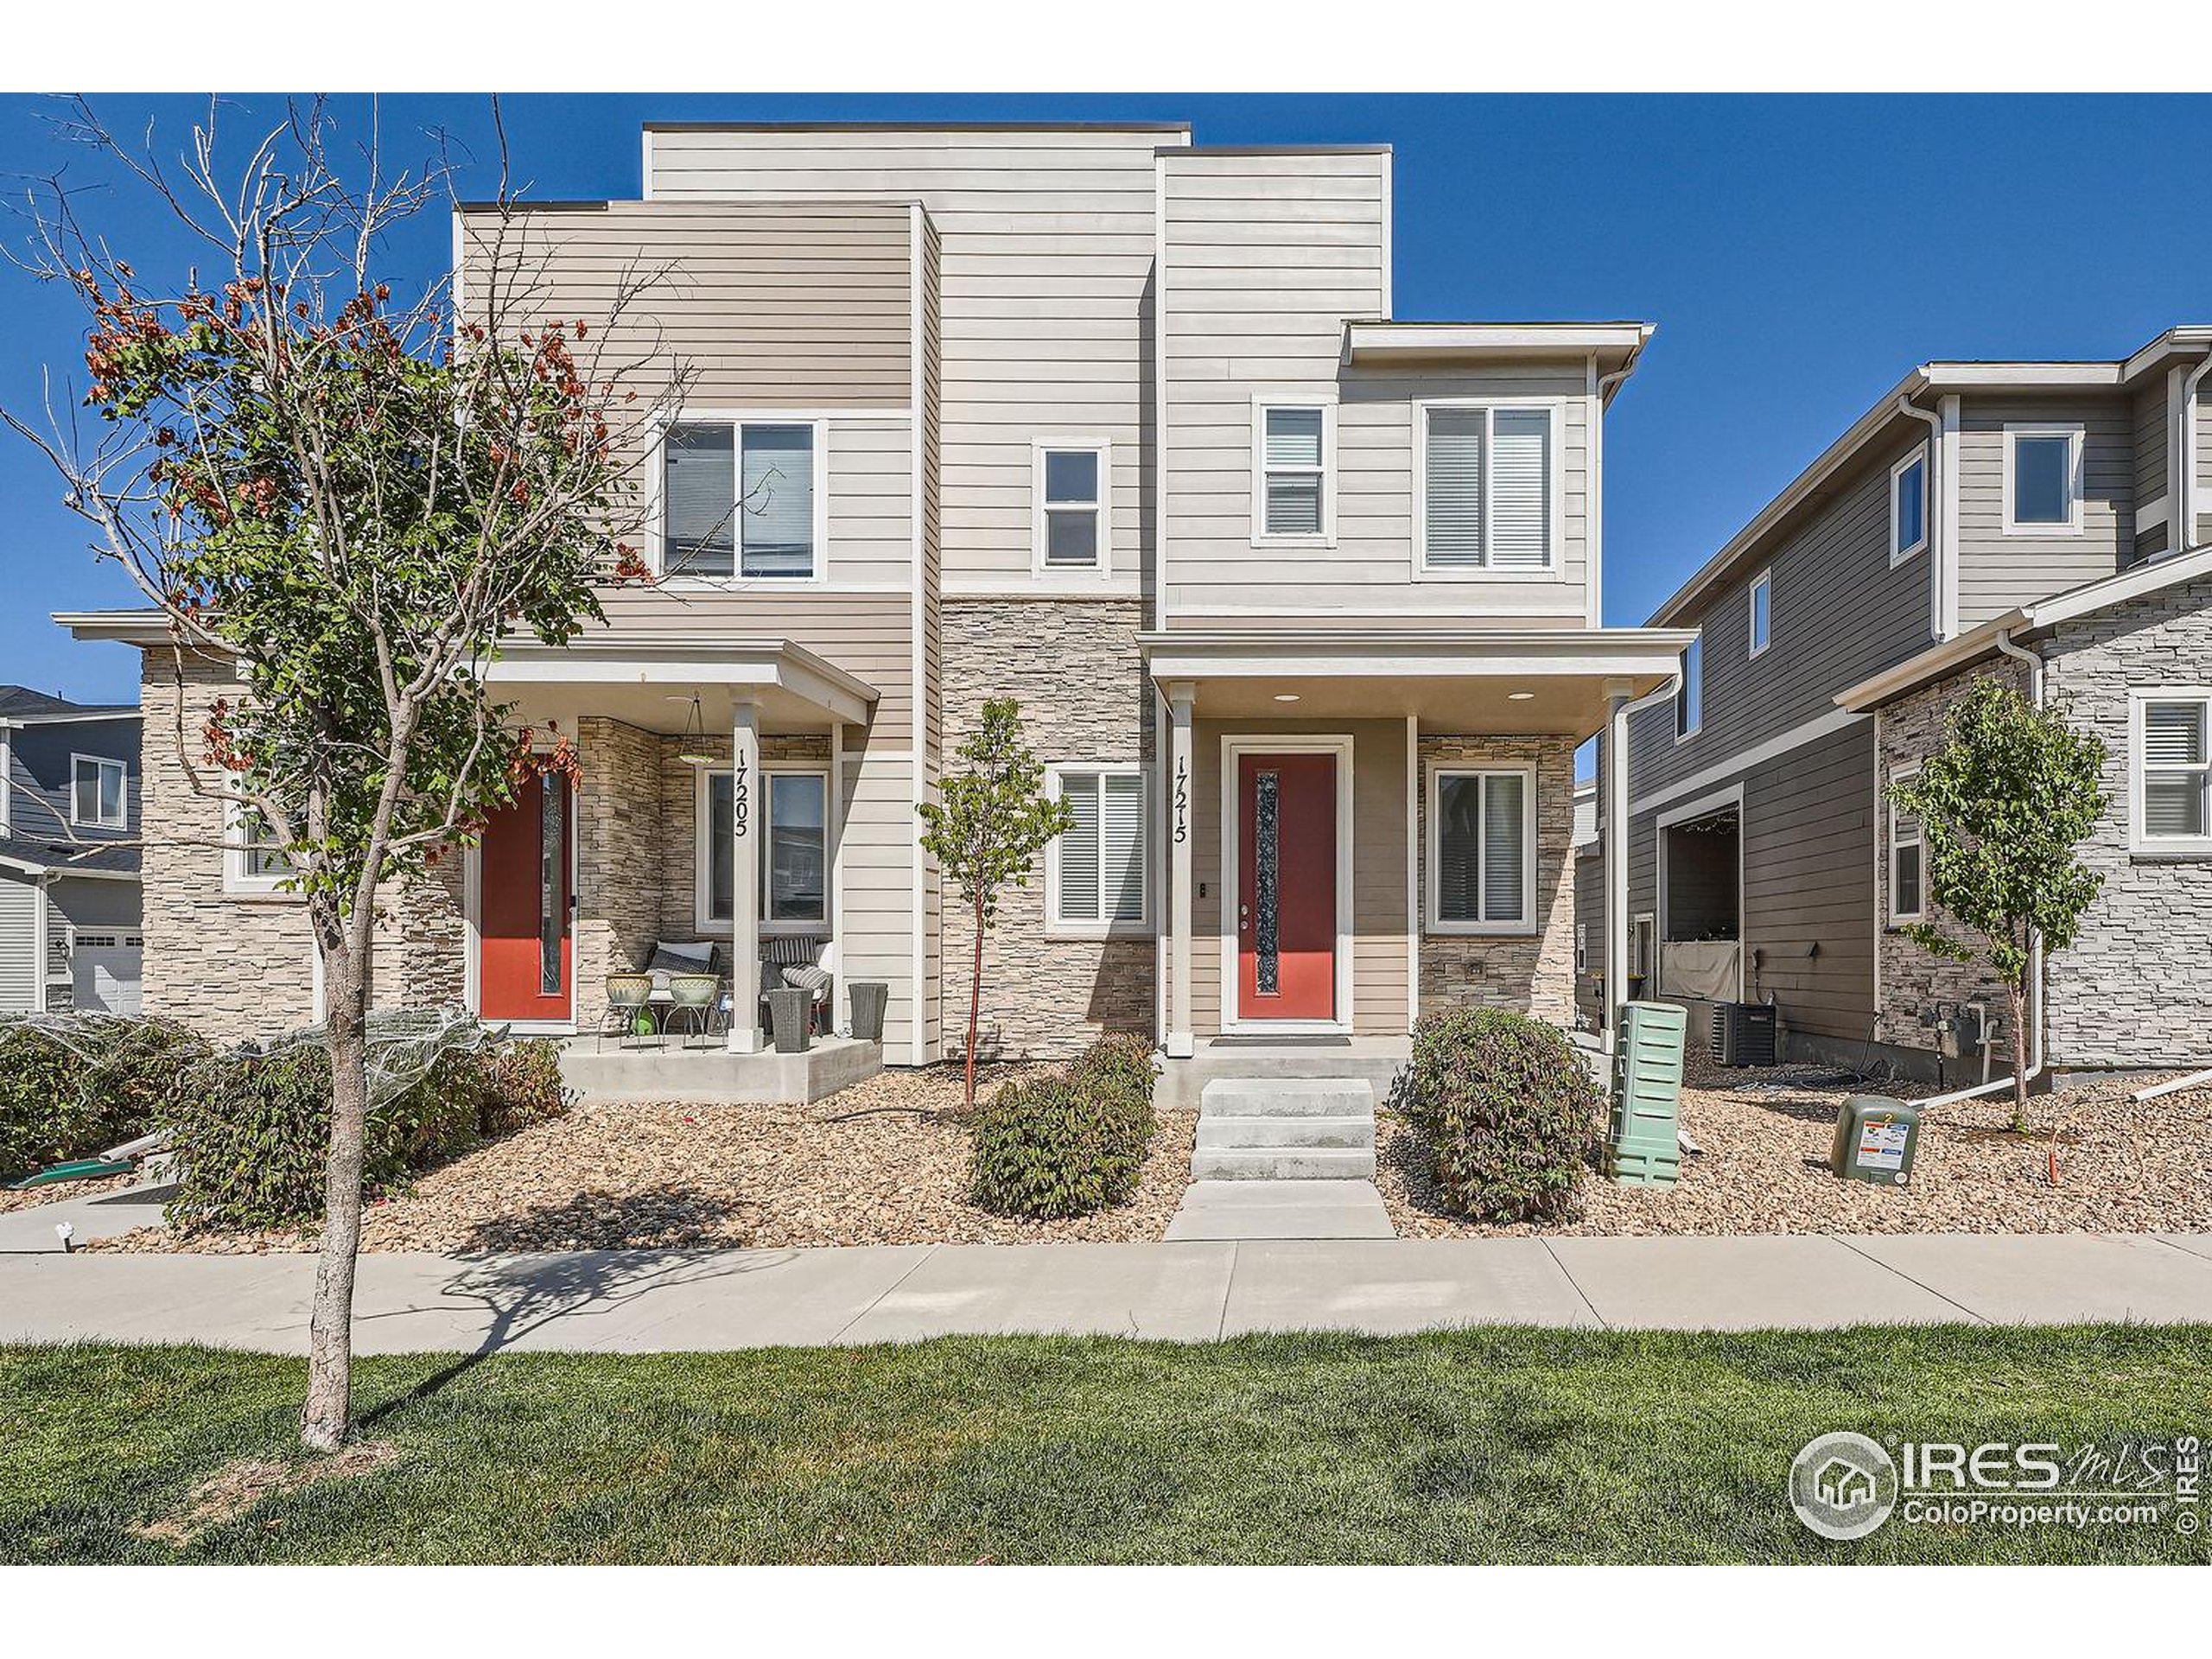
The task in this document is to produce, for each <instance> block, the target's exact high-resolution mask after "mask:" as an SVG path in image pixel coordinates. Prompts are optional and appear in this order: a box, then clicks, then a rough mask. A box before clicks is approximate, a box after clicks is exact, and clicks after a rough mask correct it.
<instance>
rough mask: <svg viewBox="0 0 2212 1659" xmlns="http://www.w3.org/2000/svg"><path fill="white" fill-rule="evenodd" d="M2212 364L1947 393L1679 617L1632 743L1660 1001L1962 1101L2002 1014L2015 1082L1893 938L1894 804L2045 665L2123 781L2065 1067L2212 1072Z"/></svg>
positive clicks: (2051, 685)
mask: <svg viewBox="0 0 2212 1659" xmlns="http://www.w3.org/2000/svg"><path fill="white" fill-rule="evenodd" d="M2208 364H2212V327H2183V328H2175V329H2172V330H2170V331H2169V332H2167V333H2165V334H2161V335H2159V336H2158V338H2157V339H2156V340H2152V342H2151V343H2150V344H2148V345H2147V346H2144V347H2143V348H2142V350H2140V351H2139V352H2137V353H2134V355H2133V356H2132V357H2129V358H2127V359H2123V360H2120V361H2113V362H2063V363H1942V362H1937V363H1929V364H1926V365H1923V366H1921V367H1919V368H1917V369H1915V370H1914V371H1913V372H1911V373H1910V374H1909V375H1907V376H1906V377H1905V378H1904V380H1903V381H1902V382H1901V383H1900V384H1899V385H1897V387H1896V388H1895V389H1893V390H1892V391H1891V392H1890V393H1888V394H1886V395H1885V397H1883V398H1882V400H1881V401H1880V402H1879V403H1878V404H1876V405H1875V406H1874V407H1873V408H1872V410H1869V411H1868V412H1867V413H1866V415H1865V416H1863V417H1861V418H1860V419H1859V422H1858V423H1856V424H1855V425H1853V427H1852V429H1850V430H1849V431H1848V432H1847V433H1846V434H1845V435H1843V436H1842V437H1840V439H1838V440H1837V441H1836V442H1835V443H1834V444H1833V445H1831V446H1830V448H1828V449H1827V452H1826V453H1825V454H1822V455H1821V457H1820V458H1819V460H1817V461H1815V462H1814V463H1813V465H1812V466H1811V467H1808V468H1807V469H1806V471H1805V472H1804V473H1803V474H1802V475H1801V476H1800V477H1799V478H1798V479H1797V480H1796V481H1795V482H1794V483H1792V484H1791V485H1790V486H1789V488H1788V489H1786V490H1784V491H1783V493H1782V494H1780V495H1779V496H1777V498H1776V499H1774V500H1773V501H1772V502H1770V504H1769V505H1767V506H1766V507H1765V508H1764V509H1763V510H1762V511H1761V512H1759V514H1758V517H1757V518H1754V519H1753V520H1752V522H1751V524H1750V525H1748V526H1747V527H1746V528H1745V530H1744V531H1742V532H1741V533H1740V534H1738V536H1737V537H1735V539H1734V540H1732V542H1730V543H1729V544H1728V545H1727V546H1726V547H1725V548H1723V549H1722V550H1720V552H1719V553H1718V554H1717V555H1715V556H1713V559H1712V560H1711V561H1710V562H1708V563H1707V565H1706V566H1705V568H1704V569H1701V570H1700V571H1699V572H1698V573H1697V574H1696V575H1694V577H1692V578H1691V579H1690V581H1689V582H1687V583H1685V584H1684V585H1683V587H1682V588H1681V589H1680V590H1679V591H1678V592H1677V593H1676V594H1675V595H1674V596H1673V597H1672V598H1671V599H1669V600H1668V601H1667V602H1666V603H1665V604H1664V605H1662V606H1661V607H1659V609H1658V611H1657V613H1656V614H1655V615H1654V617H1653V619H1652V620H1653V623H1654V624H1655V625H1659V626H1669V627H1693V628H1695V629H1696V630H1697V631H1698V638H1697V640H1696V643H1695V644H1694V645H1692V646H1691V647H1689V648H1688V650H1687V651H1685V652H1684V653H1683V657H1682V661H1681V664H1680V674H1681V683H1680V686H1679V688H1678V689H1677V690H1676V691H1675V694H1674V695H1673V696H1670V697H1667V698H1664V699H1662V700H1657V701H1655V702H1653V703H1652V705H1651V706H1649V707H1645V708H1643V709H1637V710H1635V711H1633V712H1632V713H1631V714H1630V716H1629V731H1630V742H1629V768H1628V772H1629V780H1630V781H1629V794H1630V804H1629V811H1628V823H1629V837H1628V843H1627V855H1628V856H1627V864H1628V895H1629V897H1628V909H1629V911H1630V954H1631V957H1632V959H1633V960H1634V961H1635V962H1636V963H1637V966H1638V967H1649V968H1650V969H1653V978H1652V980H1651V981H1650V982H1649V986H1648V988H1649V989H1651V990H1654V991H1656V994H1657V995H1664V996H1667V997H1669V998H1670V999H1672V1000H1677V1001H1689V1002H1691V1003H1693V1004H1694V1005H1695V1006H1694V1008H1693V1012H1694V1013H1696V1014H1702V1012H1703V1004H1704V1003H1705V1002H1706V1001H1710V1000H1713V999H1716V998H1717V999H1721V1000H1744V1001H1770V1002H1772V1003H1773V1004H1774V1005H1775V1006H1776V1007H1777V1010H1778V1011H1779V1017H1780V1023H1781V1026H1782V1031H1783V1053H1784V1054H1785V1056H1794V1057H1804V1058H1823V1059H1828V1060H1833V1061H1840V1062H1845V1063H1849V1064H1853V1065H1857V1064H1860V1063H1861V1062H1862V1061H1865V1062H1868V1063H1872V1064H1876V1065H1886V1066H1890V1067H1894V1068H1896V1069H1897V1070H1899V1071H1904V1072H1905V1073H1908V1074H1910V1075H1913V1076H1917V1077H1924V1078H1931V1079H1932V1078H1935V1077H1937V1076H1938V1075H1939V1074H1941V1075H1943V1076H1946V1077H1949V1078H1951V1079H1952V1080H1954V1081H1974V1080H1978V1079H1979V1077H1980V1072H1981V1070H1982V1066H1983V1064H1984V1055H1983V1053H1982V1050H1981V1044H1980V1040H1978V1039H1977V1037H1976V1035H1975V1032H1974V1022H1975V1021H1976V1020H1977V1018H1978V1017H1979V1016H1980V1015H1981V1014H1987V1015H1990V1016H1993V1018H1991V1019H1989V1020H1986V1021H1984V1022H1983V1023H1982V1027H1981V1028H1982V1030H1983V1032H1984V1033H1986V1035H1987V1036H1988V1037H1989V1038H1990V1039H1991V1040H1992V1041H1993V1044H1994V1045H1995V1052H1994V1055H1993V1067H1992V1069H1993V1073H2002V1072H2004V1071H2006V1070H2008V1066H2007V1064H2006V1054H2007V1052H2008V1047H2007V1045H2008V1043H2009V1039H2007V1038H2006V1037H2005V1034H2004V1032H2003V1028H2002V1018H2001V1016H2002V1014H2003V1000H2002V998H2001V997H1997V998H1993V997H1992V996H1991V995H1989V991H1988V988H1987V987H1986V986H1981V985H1979V984H1978V983H1977V982H1976V981H1975V980H1974V976H1971V975H1969V974H1966V973H1963V972H1961V971H1960V970H1957V969H1952V968H1951V967H1949V966H1948V965H1945V964H1942V963H1936V961H1934V960H1933V959H1931V958H1930V957H1929V955H1928V953H1926V952H1924V951H1923V950H1920V949H1919V948H1918V947H1916V946H1915V945H1913V944H1911V943H1910V941H1909V940H1907V939H1906V938H1904V936H1903V935H1902V934H1901V933H1900V932H1899V931H1897V930H1898V928H1899V926H1900V925H1902V924H1904V923H1905V922H1908V921H1909V920H1910V919H1911V918H1912V917H1913V915H1914V914H1915V912H1916V908H1917V907H1918V906H1917V904H1916V899H1917V894H1918V891H1919V887H1920V877H1919V863H1918V861H1919V851H1918V847H1917V842H1916V838H1915V837H1916V828H1915V826H1914V825H1913V824H1912V823H1910V820H1906V821H1904V822H1898V821H1897V820H1896V818H1895V815H1893V814H1892V813H1891V811H1890V810H1889V808H1888V806H1887V804H1886V803H1885V800H1884V799H1883V798H1882V796H1881V794H1880V791H1881V790H1883V789H1884V788H1885V787H1886V786H1887V785H1888V783H1889V782H1890V781H1891V779H1893V778H1894V776H1895V775H1896V773H1897V771H1898V769H1899V768H1901V767H1909V766H1911V765H1912V764H1913V763H1914V762H1915V760H1917V759H1918V758H1920V757H1921V756H1923V755H1924V754H1925V753H1927V752H1928V750H1929V747H1930V746H1931V745H1932V744H1933V743H1935V742H1937V741H1940V739H1941V727H1942V711H1943V707H1944V705H1945V703H1946V702H1947V701H1948V697H1949V696H1951V695H1952V694H1953V693H1955V691H1956V690H1958V689H1959V688H1960V687H1961V685H1962V684H1964V683H1965V681H1966V677H1968V676H1970V675H1971V673H1973V672H1977V671H1998V672H2001V673H2004V674H2005V675H2007V676H2008V677H2012V679H2013V680H2014V681H2015V682H2016V683H2022V684H2025V683H2026V677H2027V675H2028V674H2029V673H2030V672H2031V665H2030V664H2028V663H2027V662H2025V661H2024V660H2022V658H2023V657H2024V656H2027V655H2034V654H2036V653H2040V654H2041V660H2043V661H2044V664H2045V667H2044V670H2043V674H2044V684H2045V690H2046V691H2048V692H2051V693H2056V694H2061V695H2066V696H2070V697H2072V698H2073V699H2074V700H2075V707H2076V709H2077V711H2078V712H2079V714H2080V716H2081V717H2082V719H2084V720H2085V721H2091V722H2093V723H2094V724H2095V725H2096V726H2097V727H2098V728H2099V729H2101V731H2102V732H2103V733H2104V734H2105V735H2106V737H2107V741H2108V742H2110V743H2111V745H2112V747H2113V771H2112V773H2111V785H2112V789H2113V812H2112V815H2111V817H2110V819H2109V820H2108V822H2107V826H2106V829H2105V830H2104V831H2103V832H2102V833H2101V836H2100V837H2099V840H2098V842H2097V843H2096V845H2095V846H2094V848H2093V849H2092V856H2093V858H2094V860H2096V861H2098V862H2099V864H2100V866H2101V868H2104V869H2105V870H2106V873H2107V890H2106V893H2105V894H2104V896H2103V897H2102V898H2101V899H2100V900H2099V904H2098V907H2097V910H2096V911H2095V912H2094V913H2093V914H2092V917H2091V918H2090V922H2089V926H2088V933H2087V934H2086V935H2085V937H2084V940H2083V943H2082V947H2081V948H2080V949H2079V950H2077V951H2075V952H2074V953H2072V954H2071V957H2070V959H2062V960H2061V961H2060V962H2059V963H2058V964H2057V965H2056V967H2055V968H2054V969H2053V970H2052V975H2051V982H2050V1016H2049V1019H2048V1020H2046V1021H2044V1022H2043V1024H2044V1027H2045V1029H2044V1033H2043V1034H2044V1037H2045V1038H2046V1039H2048V1058H2049V1059H2050V1063H2051V1064H2052V1065H2054V1066H2055V1067H2059V1068H2068V1067H2084V1066H2109V1065H2154V1064H2164V1063H2167V1062H2173V1061H2181V1060H2190V1059H2202V1058H2205V1056H2206V1054H2207V1052H2208V1050H2212V1032H2208V1027H2207V1023H2206V1021H2205V1020H2204V1018H2203V1017H2202V1016H2203V1014H2204V1012H2205V1009H2204V1007H2203V1006H2202V1005H2203V1001H2204V999H2203V996H2202V994H2201V988H2202V987H2203V986H2204V984H2205V983H2206V974H2205V956H2204V951H2205V945H2204V939H2205V938H2206V928H2205V918H2206V913H2207V912H2206V908H2205V906H2206V903H2207V899H2206V897H2205V893H2206V888H2205V881H2206V869H2205V866H2204V865H2203V863H2202V862H2201V860H2202V857H2203V856H2204V855H2205V852H2206V850H2207V849H2208V848H2212V842H2204V841H2203V833H2204V831H2203V828H2202V817H2201V816H2199V817H2191V816H2190V814H2192V813H2196V814H2199V815H2201V814H2202V811H2203V810H2206V808H2205V805H2204V803H2203V802H2202V800H2201V799H2200V798H2192V797H2191V796H2190V793H2189V791H2190V788H2191V787H2195V788H2196V789H2197V790H2198V791H2199V794H2200V796H2201V792H2202V778H2203V773H2202V771H2201V770H2199V768H2201V767H2202V763H2203V757H2204V750H2203V747H2202V746H2203V744H2204V741H2205V737H2206V733H2205V728H2204V727H2203V725H2202V721H2203V719H2204V718H2205V715H2204V712H2203V702H2202V699H2203V697H2204V696H2205V694H2204V693H2203V691H2202V689H2201V688H2202V687H2203V686H2205V685H2207V684H2208V683H2212V654H2209V653H2208V652H2207V651H2206V649H2205V643H2204V642H2205V640H2206V639H2207V637H2208V624H2207V622H2206V620H2205V613H2204V609H2203V604H2202V601H2203V598H2204V594H2203V591H2202V588H2201V586H2200V585H2199V582H2198V580H2197V578H2198V575H2199V574H2200V565H2201V563H2202V559H2201V556H2200V554H2199V553H2198V552H2194V551H2190V550H2192V549H2201V548H2202V544H2203V543H2205V542H2206V541H2207V540H2208V539H2212V418H2208V416H2207V413H2206V410H2205V403H2206V399H2207V396H2208V389H2207V387H2206V385H2205V382H2206V379H2207V378H2208V377H2207V365H2208ZM2131 706H2132V707H2133V709H2135V710H2136V713H2135V714H2134V715H2131V714H2130V709H2131ZM2131 718H2133V719H2135V720H2137V721H2139V722H2142V724H2143V727H2144V728H2145V729H2138V728H2131V726H2130V724H2129V721H2130V720H2131ZM2192 721H2195V722H2197V723H2195V724H2192V723H2191V722H2192ZM2146 731H2147V734H2146ZM2192 756H2194V757H2195V759H2194V760H2192V759H2191V757H2192ZM2146 766H2147V767H2149V768H2150V769H2151V771H2152V772H2153V773H2154V774H2155V781H2154V783H2153V784H2152V794H2151V801H2152V806H2153V809H2154V812H2155V814H2158V815H2164V816H2157V817H2154V818H2153V819H2152V821H2150V822H2148V823H2146V821H2145V817H2144V814H2143V812H2142V810H2141V807H2142V798H2141V797H2140V796H2139V795H2138V794H2137V793H2135V792H2134V791H2136V790H2137V789H2138V788H2139V780H2140V779H2141V778H2142V776H2143V775H2144V772H2145V767H2146ZM2192 779H2194V780H2195V782H2194V784H2192V782H2191V780H2192ZM2192 800H2195V803H2196V804H2193V805H2192V804H2191V801H2192ZM1900 871H1902V876H1900V874H1899V872H1900ZM2123 938H2126V939H2127V940H2129V941H2131V942H2132V943H2130V944H2128V946H2127V947H2126V949H2122V948H2121V946H2120V941H2121V940H2122V939H2123ZM2131 953H2132V954H2131ZM2154 964H2167V965H2169V966H2170V968H2171V971H2170V972H2169V971H2165V970H2164V969H2162V968H2159V967H2156V966H2153V965H2154ZM2146 968H2147V969H2151V970H2150V971H2145V969H2146ZM2192 988H2197V989H2192ZM2154 993H2155V995H2153V994H2154ZM1962 1002H1964V1003H1967V1004H1969V1005H1979V1006H1978V1007H1976V1006H1970V1007H1967V1011H1966V1014H1965V1020H1966V1022H1967V1025H1966V1028H1965V1030H1964V1031H1963V1032H1962V1031H1961V1027H1960V1020H1961V1010H1960V1007H1959V1005H1960V1004H1961V1003H1962ZM2154 1002H2155V1004H2156V1006H2155V1007H2153V1006H2152V1005H2153V1003H2154ZM2091 1025H2094V1027H2095V1028H2094V1029H2091V1028H2090V1027H2091ZM1947 1051H1948V1052H1947Z"/></svg>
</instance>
